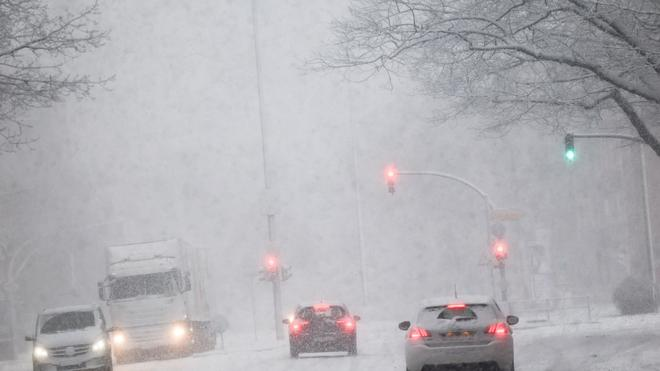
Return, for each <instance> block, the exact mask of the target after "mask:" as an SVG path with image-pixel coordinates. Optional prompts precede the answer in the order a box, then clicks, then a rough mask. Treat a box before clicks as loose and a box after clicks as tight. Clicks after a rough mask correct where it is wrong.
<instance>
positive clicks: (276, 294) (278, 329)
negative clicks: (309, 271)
mask: <svg viewBox="0 0 660 371" xmlns="http://www.w3.org/2000/svg"><path fill="white" fill-rule="evenodd" d="M273 306H274V309H275V311H274V312H275V337H276V338H277V340H283V339H284V330H283V329H282V319H283V318H284V316H283V315H282V271H281V270H280V268H279V267H278V269H277V273H276V274H275V277H274V278H273Z"/></svg>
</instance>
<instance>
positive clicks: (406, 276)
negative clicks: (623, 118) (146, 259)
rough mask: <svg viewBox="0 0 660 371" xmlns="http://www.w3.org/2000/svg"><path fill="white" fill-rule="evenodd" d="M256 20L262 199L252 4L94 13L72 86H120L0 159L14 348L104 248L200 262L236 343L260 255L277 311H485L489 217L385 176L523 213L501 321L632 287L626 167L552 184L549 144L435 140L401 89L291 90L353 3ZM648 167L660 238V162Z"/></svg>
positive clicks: (559, 160) (608, 163) (320, 85)
mask: <svg viewBox="0 0 660 371" xmlns="http://www.w3.org/2000/svg"><path fill="white" fill-rule="evenodd" d="M79 3H83V2H79ZM257 3H258V4H259V7H258V10H257V21H258V25H259V39H258V47H259V52H260V54H261V57H262V73H263V75H262V76H263V97H264V105H263V115H264V132H263V134H264V139H265V144H266V146H265V149H266V152H265V155H266V159H267V169H268V175H269V178H270V181H271V185H272V189H271V192H270V195H267V194H266V192H264V178H263V162H262V137H261V135H262V133H261V131H260V123H259V111H258V109H259V102H258V95H257V78H256V76H257V72H256V66H255V49H254V46H255V44H254V39H253V38H254V32H253V26H252V10H251V7H250V2H249V1H247V0H217V1H210V0H197V1H189V2H182V1H178V0H169V1H164V0H158V1H156V0H150V1H139V2H138V1H129V0H121V1H120V0H116V1H109V0H105V1H102V2H101V4H102V11H103V14H102V17H101V25H102V26H103V27H106V28H109V29H111V30H112V33H111V39H110V40H109V41H108V43H107V45H106V46H105V47H103V48H101V49H100V50H98V51H96V52H94V53H92V54H89V55H85V56H84V57H82V58H80V59H78V60H77V61H76V62H75V63H74V65H73V66H72V67H74V68H77V69H79V70H82V71H84V72H86V73H90V74H94V75H102V76H111V75H114V76H115V80H114V81H113V82H112V83H111V84H109V86H108V89H107V90H98V91H96V93H95V94H94V95H95V99H94V100H91V101H77V100H76V99H70V100H67V101H66V102H63V103H62V104H60V105H58V106H56V107H54V108H53V109H48V110H43V111H40V112H34V113H33V114H32V115H31V116H30V118H29V121H30V122H32V123H33V124H34V130H33V131H32V134H33V135H34V136H36V137H38V138H39V141H37V142H36V143H34V144H33V145H32V150H26V151H22V152H19V153H12V154H2V155H1V156H0V174H2V176H1V177H0V210H1V211H0V233H1V234H0V236H1V237H2V238H4V239H5V240H6V241H9V242H10V243H14V244H21V243H28V244H30V246H32V247H31V248H33V249H38V253H36V254H35V256H34V258H33V259H31V260H30V263H29V265H28V266H27V269H26V271H25V273H24V275H23V276H22V279H21V289H22V296H21V297H20V298H19V300H20V305H21V306H22V308H23V310H19V313H20V314H21V318H20V319H21V321H22V322H23V323H24V324H25V325H24V328H26V330H27V329H28V328H30V326H31V323H30V322H31V321H33V319H34V315H35V314H36V309H35V308H42V307H47V306H55V305H62V304H70V303H72V302H90V301H94V300H96V282H97V281H99V280H101V279H102V278H103V275H104V266H103V259H104V255H103V248H104V247H105V246H107V245H111V244H121V243H128V242H137V241H147V240H154V239H160V238H169V237H180V238H183V239H185V240H186V241H188V242H189V243H190V244H192V245H194V246H197V247H202V248H208V249H211V250H212V252H213V253H212V254H211V260H210V264H211V267H212V276H213V280H214V282H213V283H214V288H213V292H214V294H215V296H216V303H215V304H216V307H217V311H218V312H219V313H223V314H225V315H227V316H228V317H229V318H230V321H231V322H232V323H234V324H236V327H235V328H240V326H251V315H250V302H251V300H250V295H251V287H253V283H254V295H255V302H256V307H257V314H258V315H257V318H258V326H259V327H260V328H269V326H272V323H271V322H272V309H271V301H272V298H271V294H270V287H269V285H268V284H267V283H263V282H258V281H255V280H254V277H255V276H256V271H257V270H258V269H259V265H260V262H261V259H262V256H263V254H264V252H265V251H266V250H268V249H269V248H271V247H274V248H277V249H278V250H279V251H280V253H281V256H282V259H283V261H284V263H285V264H287V265H291V266H292V267H293V273H294V275H293V277H292V278H291V280H289V281H288V282H286V283H285V284H284V300H285V308H292V307H293V305H295V304H296V303H298V302H301V301H305V302H306V301H313V300H319V299H328V300H330V299H336V300H341V301H344V302H345V303H347V304H348V305H349V306H350V307H353V308H356V310H354V311H356V312H358V313H359V312H360V311H365V312H367V313H368V314H369V315H372V316H377V315H380V316H402V315H405V314H406V313H407V310H408V309H409V303H414V302H416V301H417V300H419V299H420V298H422V297H425V296H431V295H441V294H449V293H452V292H453V287H454V285H456V286H457V287H458V290H459V291H460V292H472V293H481V292H485V293H490V292H491V282H490V270H489V268H488V267H487V266H484V265H482V264H483V263H484V262H485V261H486V258H487V256H488V253H489V251H488V248H487V246H485V238H486V236H485V235H486V225H485V220H484V205H483V201H482V200H481V199H480V198H479V197H478V196H477V195H476V194H475V193H473V192H472V191H470V190H468V189H466V188H464V187H462V186H460V185H458V184H454V183H451V182H449V181H445V180H442V179H427V178H419V177H402V178H401V179H400V182H399V184H398V185H397V193H396V194H395V195H390V194H389V193H388V192H387V187H386V185H385V184H384V180H383V169H384V167H385V165H387V164H388V163H392V162H393V163H396V164H397V166H398V168H399V169H400V170H435V171H441V172H447V173H451V174H455V175H457V176H460V177H463V178H465V179H468V180H470V181H471V182H473V183H474V184H476V185H478V186H479V187H480V188H481V189H483V190H484V191H485V192H487V193H488V194H489V196H490V198H491V200H492V201H493V203H495V205H496V206H498V207H501V208H507V209H517V210H521V211H522V212H523V213H524V217H523V218H522V219H521V220H519V221H516V222H508V223H506V227H507V238H508V240H509V241H510V244H511V257H510V259H509V264H508V267H509V278H510V280H509V282H510V296H511V297H512V299H528V298H532V297H558V296H572V295H591V296H593V297H594V298H596V299H597V300H602V301H608V300H609V298H610V296H611V292H612V289H613V287H614V286H615V285H616V284H617V283H618V282H619V281H620V280H621V279H622V278H624V277H625V276H627V275H628V274H631V273H632V274H635V275H638V276H640V277H645V275H646V274H647V269H648V261H647V259H646V246H647V245H646V237H645V226H644V219H643V217H644V215H643V212H642V211H643V208H642V185H641V175H640V163H639V152H638V147H636V146H627V145H622V144H621V143H618V142H616V141H614V142H598V141H593V142H582V141H577V142H576V147H577V150H578V156H579V157H578V160H577V161H576V162H575V163H574V164H573V165H571V166H567V165H566V164H565V163H564V161H563V157H562V154H563V134H562V133H554V134H553V133H549V132H540V131H536V130H532V129H531V128H528V127H517V128H515V129H513V130H512V131H511V132H510V133H509V134H508V135H506V136H504V137H499V138H486V137H485V136H484V135H482V134H483V133H480V132H479V131H477V130H475V129H474V127H475V124H478V123H479V122H475V121H476V120H478V119H473V118H471V119H466V120H463V121H454V122H449V123H445V124H442V125H440V124H437V123H433V122H432V121H430V120H429V118H430V117H432V116H433V112H434V110H438V109H440V110H441V109H442V107H443V105H444V104H445V103H444V102H442V101H438V100H432V99H429V98H425V97H423V96H420V95H419V94H418V91H417V89H416V87H415V86H414V85H413V84H411V83H409V82H407V81H405V79H399V78H396V77H395V80H394V87H393V88H388V84H387V80H386V79H385V77H384V76H378V77H376V78H374V79H373V80H370V81H368V82H366V83H359V84H355V83H348V82H346V81H345V80H344V79H343V78H342V75H341V74H340V73H313V72H309V71H307V70H306V69H305V66H304V61H305V60H307V59H309V58H312V57H313V56H314V54H315V53H316V52H317V51H319V50H320V49H321V48H322V46H323V43H324V42H329V41H330V40H331V34H330V29H329V26H330V22H331V21H332V19H333V18H334V17H337V16H341V15H342V14H344V12H345V11H346V5H347V2H346V1H333V2H328V1H323V0H286V1H284V0H258V1H257ZM66 4H68V6H75V4H73V2H66ZM486 119H487V118H480V120H486ZM648 159H649V161H648V162H649V164H648V172H649V174H650V179H649V184H651V189H650V192H651V195H652V203H651V207H652V210H653V213H654V214H653V215H652V216H653V219H652V221H653V224H654V225H656V226H657V225H658V224H659V223H658V221H659V220H660V209H659V206H660V177H659V176H658V171H657V169H658V166H659V165H660V161H658V159H657V158H655V157H654V156H652V155H651V154H650V153H649V156H648ZM357 192H359V197H358V193H357ZM268 199H271V200H274V201H271V202H266V200H268ZM358 199H360V203H359V205H358ZM268 203H270V204H271V206H270V209H271V210H274V211H275V214H276V217H275V244H274V245H275V246H269V244H268V243H267V235H266V228H267V227H266V214H267V212H268V210H269V206H267V204H268ZM358 206H359V207H360V208H361V212H362V217H363V224H362V233H363V247H364V249H365V258H366V259H365V266H366V271H365V277H366V286H367V291H368V298H367V303H366V304H370V305H365V301H364V299H365V298H364V297H363V295H362V290H361V285H360V250H359V248H360V238H359V236H360V234H359V229H358V226H359V225H358V212H359V209H358ZM655 245H656V246H658V245H660V231H659V232H658V233H656V236H655ZM658 255H660V252H658V253H656V256H658ZM533 261H534V262H538V263H539V264H533V263H532V262H533ZM71 268H74V269H71Z"/></svg>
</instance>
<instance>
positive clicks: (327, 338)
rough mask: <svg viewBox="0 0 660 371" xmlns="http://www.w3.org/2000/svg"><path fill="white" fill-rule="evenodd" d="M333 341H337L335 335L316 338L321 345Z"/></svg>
mask: <svg viewBox="0 0 660 371" xmlns="http://www.w3.org/2000/svg"><path fill="white" fill-rule="evenodd" d="M333 340H335V336H334V335H320V336H317V337H316V341H318V342H319V343H327V342H330V341H333Z"/></svg>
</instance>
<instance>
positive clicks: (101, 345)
mask: <svg viewBox="0 0 660 371" xmlns="http://www.w3.org/2000/svg"><path fill="white" fill-rule="evenodd" d="M92 351H93V352H96V353H101V352H103V351H105V339H101V340H99V341H97V342H96V343H94V344H93V345H92Z"/></svg>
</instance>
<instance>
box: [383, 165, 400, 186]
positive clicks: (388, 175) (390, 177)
mask: <svg viewBox="0 0 660 371" xmlns="http://www.w3.org/2000/svg"><path fill="white" fill-rule="evenodd" d="M398 178H399V170H397V169H396V167H395V166H394V165H389V166H387V167H386V168H385V181H386V182H387V187H388V189H389V191H390V193H394V185H395V184H396V181H397V179H398Z"/></svg>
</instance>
